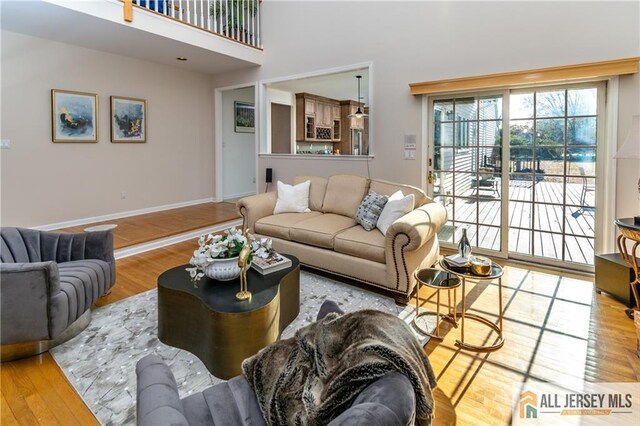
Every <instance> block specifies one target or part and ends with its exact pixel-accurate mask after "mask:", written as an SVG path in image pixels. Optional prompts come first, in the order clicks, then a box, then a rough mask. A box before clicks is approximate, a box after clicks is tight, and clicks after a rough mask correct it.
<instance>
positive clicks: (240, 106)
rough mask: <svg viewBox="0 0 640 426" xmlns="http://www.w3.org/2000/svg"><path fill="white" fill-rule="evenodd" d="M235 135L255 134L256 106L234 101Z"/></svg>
mask: <svg viewBox="0 0 640 426" xmlns="http://www.w3.org/2000/svg"><path fill="white" fill-rule="evenodd" d="M234 106H235V114H234V117H235V122H236V128H235V129H236V133H255V131H256V106H255V104H252V103H249V102H240V101H235V102H234Z"/></svg>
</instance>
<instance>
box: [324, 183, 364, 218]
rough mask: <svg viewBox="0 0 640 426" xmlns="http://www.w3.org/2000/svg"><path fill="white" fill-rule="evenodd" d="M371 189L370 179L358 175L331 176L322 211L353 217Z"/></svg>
mask: <svg viewBox="0 0 640 426" xmlns="http://www.w3.org/2000/svg"><path fill="white" fill-rule="evenodd" d="M368 190H369V179H367V178H366V177H364V176H356V175H335V176H331V177H330V178H329V182H328V183H327V193H326V194H325V196H324V201H323V202H322V211H323V212H325V213H335V214H339V215H342V216H348V217H351V218H355V217H356V210H358V206H359V205H360V203H361V202H362V199H363V198H364V196H365V195H366V193H367V191H368Z"/></svg>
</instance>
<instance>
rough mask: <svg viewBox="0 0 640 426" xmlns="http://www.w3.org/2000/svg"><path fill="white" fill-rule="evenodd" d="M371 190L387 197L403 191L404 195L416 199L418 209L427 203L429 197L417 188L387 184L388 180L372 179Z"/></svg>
mask: <svg viewBox="0 0 640 426" xmlns="http://www.w3.org/2000/svg"><path fill="white" fill-rule="evenodd" d="M370 188H371V190H372V191H375V192H377V193H378V194H382V195H386V196H390V195H391V194H393V193H394V192H397V191H402V193H403V194H404V195H409V194H413V195H414V197H415V199H416V205H415V206H416V207H420V206H421V205H423V204H424V203H426V202H427V196H426V195H425V193H424V192H423V191H422V190H421V189H420V188H416V187H415V186H411V185H402V184H399V183H393V182H387V181H386V180H380V179H371V186H370Z"/></svg>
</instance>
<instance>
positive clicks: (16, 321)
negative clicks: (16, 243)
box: [0, 261, 60, 345]
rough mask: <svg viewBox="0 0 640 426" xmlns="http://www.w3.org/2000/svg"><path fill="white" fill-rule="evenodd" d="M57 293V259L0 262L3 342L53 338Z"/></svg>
mask: <svg viewBox="0 0 640 426" xmlns="http://www.w3.org/2000/svg"><path fill="white" fill-rule="evenodd" d="M58 293H60V275H59V272H58V265H57V263H56V262H52V261H49V262H33V263H2V264H0V303H1V306H0V336H1V342H2V344H3V345H8V344H12V343H18V342H25V341H32V340H49V339H52V338H54V337H55V336H54V335H52V334H53V330H52V323H51V318H50V317H51V305H52V299H53V297H54V296H55V295H56V294H58Z"/></svg>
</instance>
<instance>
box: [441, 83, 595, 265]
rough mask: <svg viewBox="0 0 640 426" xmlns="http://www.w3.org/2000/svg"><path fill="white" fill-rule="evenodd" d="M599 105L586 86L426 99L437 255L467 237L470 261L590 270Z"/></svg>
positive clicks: (593, 248) (591, 90) (593, 238)
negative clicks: (440, 213)
mask: <svg viewBox="0 0 640 426" xmlns="http://www.w3.org/2000/svg"><path fill="white" fill-rule="evenodd" d="M604 98H605V85H604V84H603V83H585V84H578V85H565V86H554V87H544V88H531V89H519V90H504V91H498V92H495V93H483V94H477V95H464V96H456V97H454V96H450V97H446V96H445V97H438V98H433V99H431V101H430V103H429V106H430V109H429V111H430V117H431V119H430V141H429V158H428V164H429V166H430V167H429V176H428V188H429V193H430V194H431V195H432V196H433V197H434V199H435V201H437V202H439V203H441V204H443V205H444V206H446V208H447V211H448V215H449V221H448V222H447V224H446V225H445V226H444V227H443V228H442V230H441V231H440V233H439V238H440V240H441V241H442V242H443V246H447V245H449V246H450V247H455V243H456V242H457V241H458V240H459V238H460V235H461V232H462V228H466V229H467V236H468V238H469V240H470V242H471V244H472V246H474V247H475V250H474V251H476V252H479V253H485V254H490V255H495V256H499V257H505V258H506V257H509V258H515V259H521V260H527V261H530V260H534V259H535V260H536V261H539V262H542V263H546V264H549V265H555V266H559V265H562V266H569V267H571V268H573V269H578V270H590V269H591V268H592V267H593V263H594V252H595V239H596V236H597V235H598V221H597V220H596V219H597V215H596V213H597V212H596V205H597V203H596V197H597V196H598V194H597V193H596V175H597V170H598V167H597V163H596V159H597V157H598V147H599V144H598V141H599V140H600V139H602V134H603V128H604V121H603V120H602V118H601V117H603V116H604ZM600 145H601V144H600Z"/></svg>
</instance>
